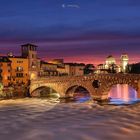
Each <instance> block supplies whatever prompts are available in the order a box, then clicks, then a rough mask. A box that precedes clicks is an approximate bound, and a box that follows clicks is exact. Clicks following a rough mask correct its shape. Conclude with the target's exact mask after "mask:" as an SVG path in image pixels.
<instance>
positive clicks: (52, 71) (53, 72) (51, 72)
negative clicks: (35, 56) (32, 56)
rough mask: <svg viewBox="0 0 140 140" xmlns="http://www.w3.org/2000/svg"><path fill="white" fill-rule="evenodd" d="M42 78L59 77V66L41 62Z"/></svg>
mask: <svg viewBox="0 0 140 140" xmlns="http://www.w3.org/2000/svg"><path fill="white" fill-rule="evenodd" d="M39 75H40V76H44V77H46V76H58V71H57V65H56V64H51V63H48V62H45V61H41V62H40V72H39Z"/></svg>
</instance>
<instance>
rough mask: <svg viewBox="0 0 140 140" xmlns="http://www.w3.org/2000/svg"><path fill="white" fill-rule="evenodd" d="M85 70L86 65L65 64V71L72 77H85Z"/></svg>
mask: <svg viewBox="0 0 140 140" xmlns="http://www.w3.org/2000/svg"><path fill="white" fill-rule="evenodd" d="M84 68H85V65H84V64H77V63H65V71H66V73H67V74H68V75H70V76H72V75H75V76H78V75H84Z"/></svg>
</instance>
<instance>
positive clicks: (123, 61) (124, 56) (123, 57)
mask: <svg viewBox="0 0 140 140" xmlns="http://www.w3.org/2000/svg"><path fill="white" fill-rule="evenodd" d="M120 61H121V62H120V63H121V72H124V73H125V72H126V68H127V65H128V62H129V57H128V55H127V54H122V55H121V58H120Z"/></svg>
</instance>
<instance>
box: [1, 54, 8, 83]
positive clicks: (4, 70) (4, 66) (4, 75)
mask: <svg viewBox="0 0 140 140" xmlns="http://www.w3.org/2000/svg"><path fill="white" fill-rule="evenodd" d="M0 82H1V83H2V84H3V86H9V85H10V84H11V61H10V60H9V59H8V57H6V56H0Z"/></svg>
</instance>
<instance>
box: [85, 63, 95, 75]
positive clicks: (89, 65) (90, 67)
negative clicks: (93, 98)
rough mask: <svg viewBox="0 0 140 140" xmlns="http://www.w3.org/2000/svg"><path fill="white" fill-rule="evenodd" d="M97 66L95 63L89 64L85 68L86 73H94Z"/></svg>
mask: <svg viewBox="0 0 140 140" xmlns="http://www.w3.org/2000/svg"><path fill="white" fill-rule="evenodd" d="M94 68H95V66H94V65H93V64H87V65H86V66H85V68H84V74H85V75H86V74H92V73H93V72H94Z"/></svg>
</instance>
